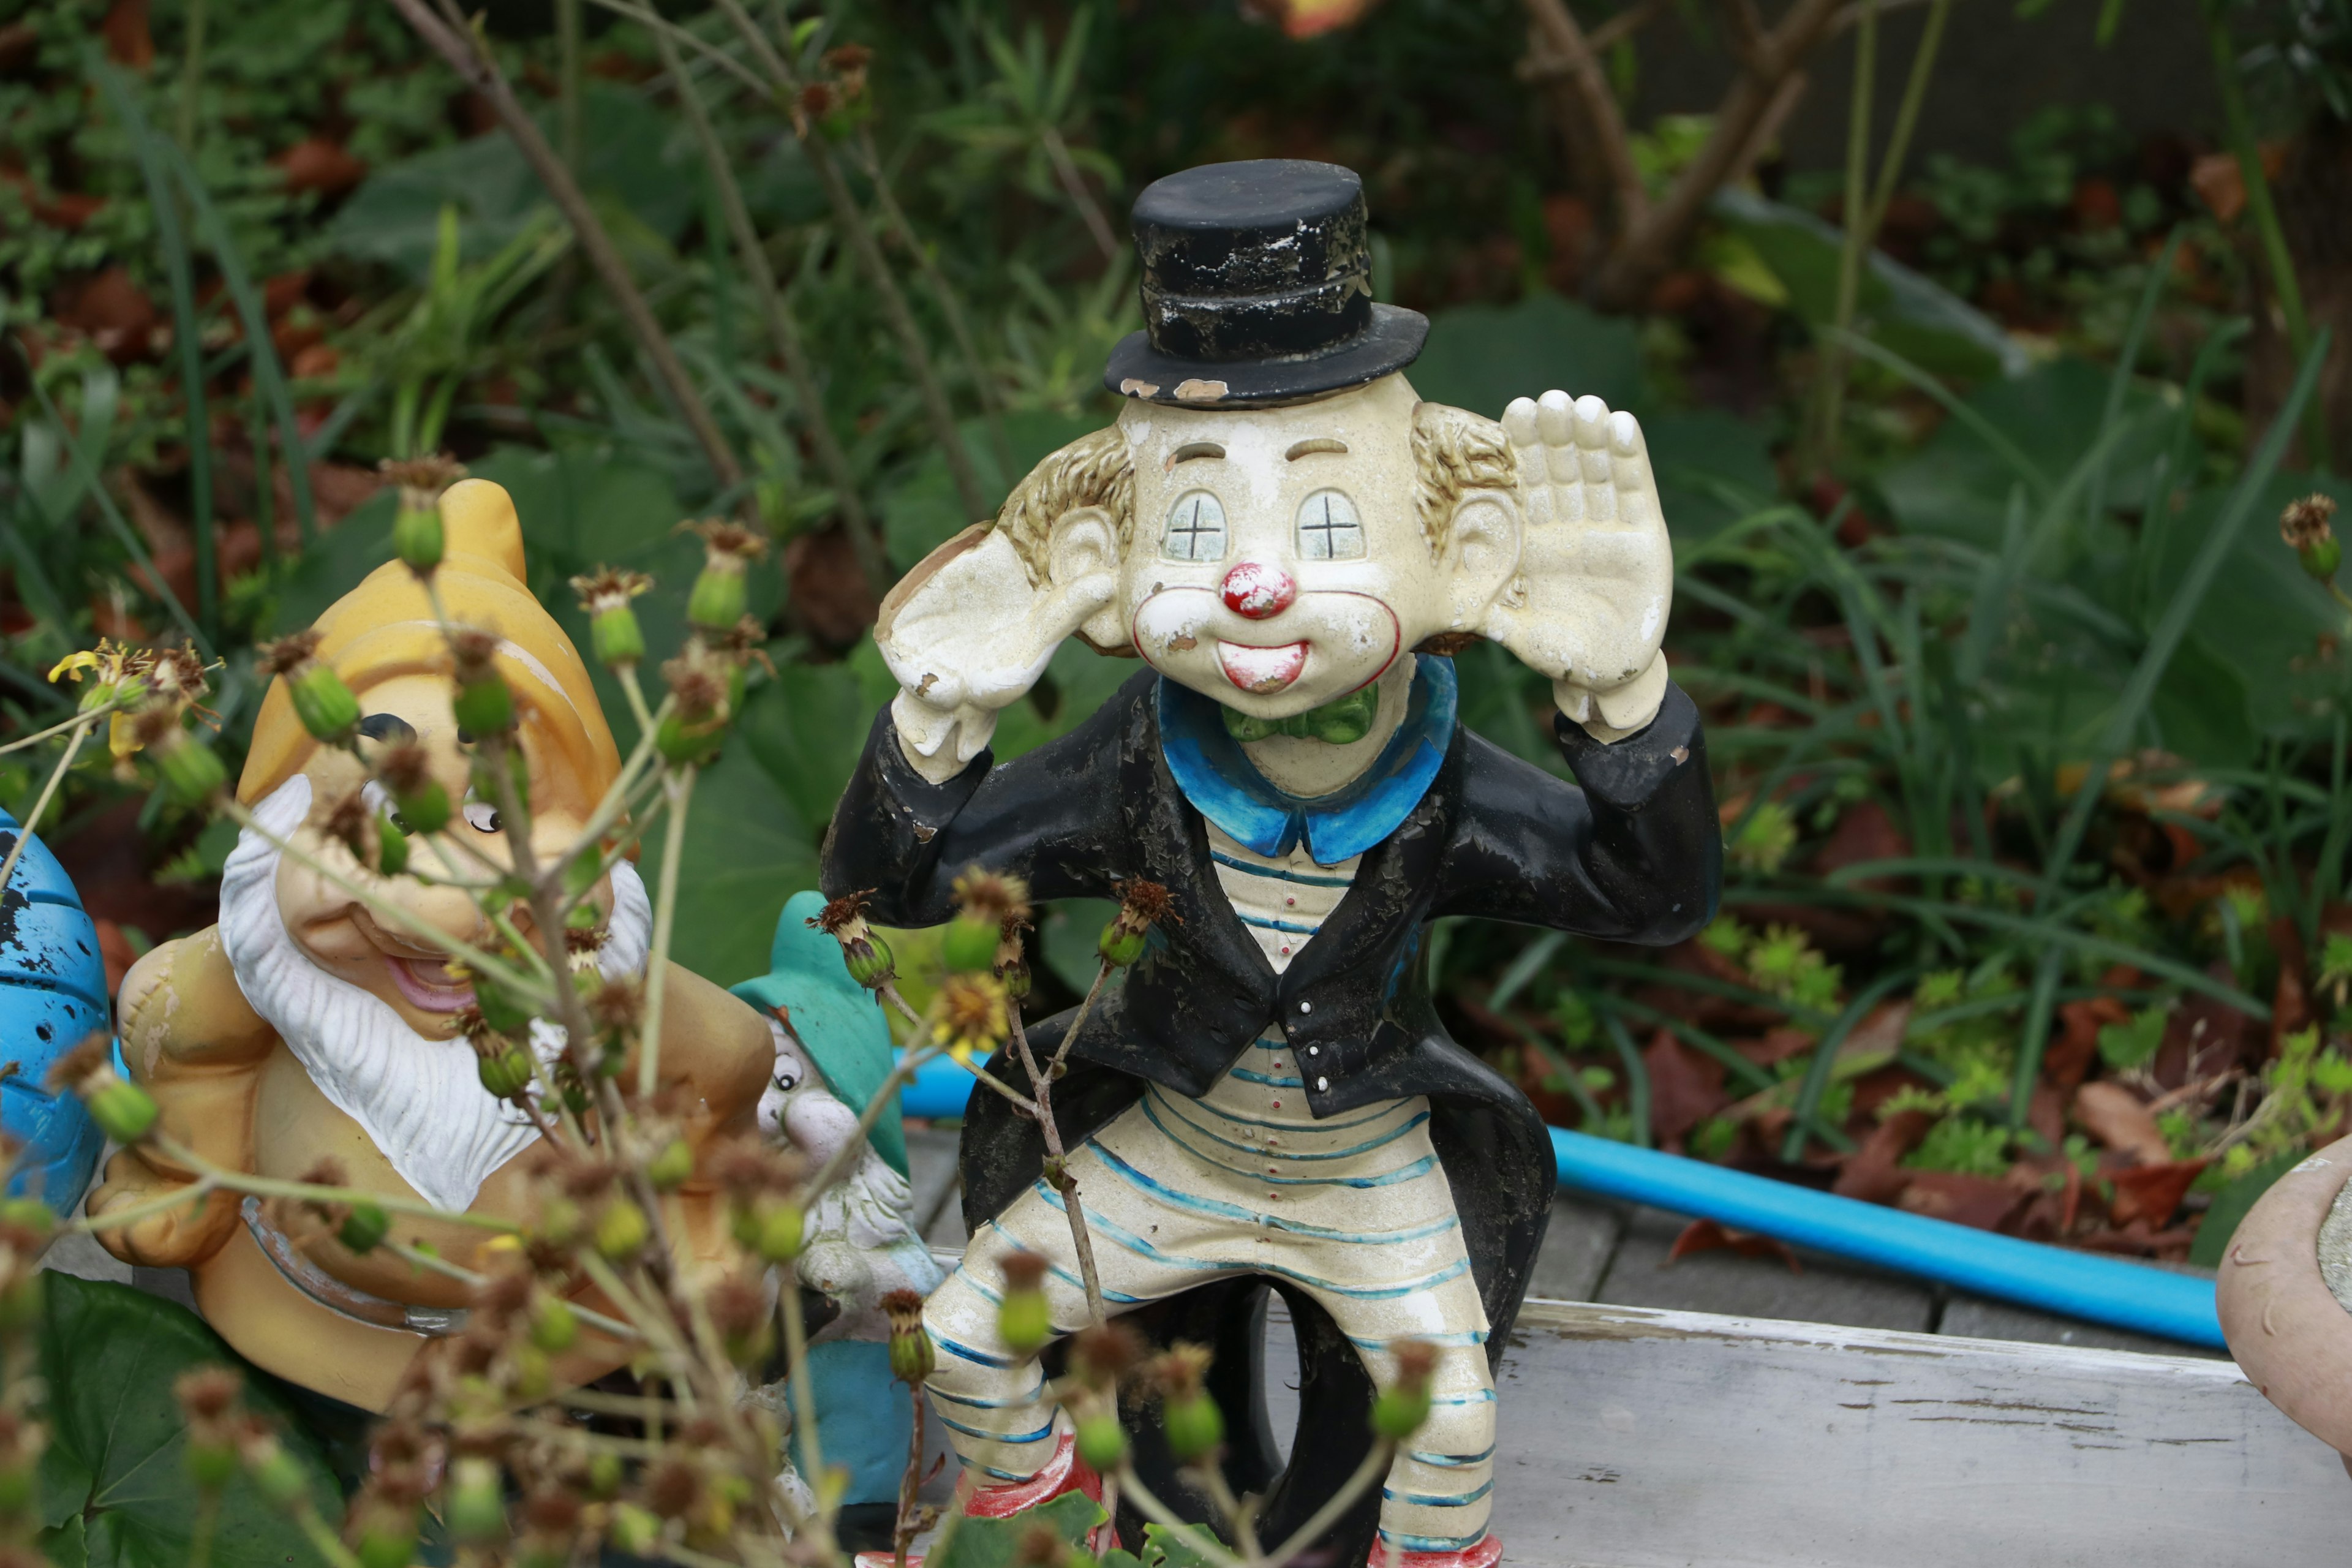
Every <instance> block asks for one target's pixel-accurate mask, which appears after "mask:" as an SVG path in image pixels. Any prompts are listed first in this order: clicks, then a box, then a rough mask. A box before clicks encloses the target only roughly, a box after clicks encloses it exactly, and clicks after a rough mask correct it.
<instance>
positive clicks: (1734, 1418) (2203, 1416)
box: [1269, 1301, 2352, 1568]
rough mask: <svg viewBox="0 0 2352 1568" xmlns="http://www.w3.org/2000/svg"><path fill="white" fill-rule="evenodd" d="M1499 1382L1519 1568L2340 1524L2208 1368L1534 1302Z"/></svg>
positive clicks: (1991, 1557)
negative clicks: (1523, 1566)
mask: <svg viewBox="0 0 2352 1568" xmlns="http://www.w3.org/2000/svg"><path fill="white" fill-rule="evenodd" d="M1276 1331H1277V1333H1280V1334H1283V1335H1284V1336H1286V1332H1287V1331H1286V1327H1285V1328H1278V1329H1277V1330H1276ZM1284 1352H1286V1346H1279V1345H1278V1346H1277V1347H1276V1351H1275V1354H1274V1355H1273V1356H1271V1357H1270V1358H1269V1359H1270V1361H1271V1363H1272V1364H1273V1365H1274V1366H1276V1367H1285V1366H1287V1365H1295V1362H1290V1363H1286V1362H1284V1361H1283V1360H1281V1359H1279V1358H1280V1356H1281V1355H1282V1354H1283V1353H1284ZM1501 1394H1502V1405H1501V1418H1502V1432H1501V1440H1500V1448H1501V1453H1502V1463H1501V1464H1500V1465H1499V1467H1498V1469H1497V1474H1496V1516H1495V1526H1496V1531H1497V1532H1498V1533H1499V1534H1500V1535H1501V1536H1502V1538H1503V1542H1504V1545H1505V1553H1506V1554H1505V1561H1506V1562H1507V1563H1514V1564H1528V1565H1529V1568H1536V1565H1542V1568H1698V1565H1701V1564H1704V1565H1705V1568H1796V1565H1798V1564H1804V1565H1807V1568H1824V1565H1825V1568H1848V1565H1851V1568H1865V1565H1866V1568H1891V1565H1894V1564H1901V1565H1903V1568H1945V1565H1947V1564H1949V1565H1952V1568H1958V1565H1961V1564H1966V1565H1968V1568H1986V1565H1989V1564H2000V1565H2001V1568H2043V1565H2048V1568H2057V1565H2060V1564H2081V1563H2130V1564H2131V1565H2132V1568H2175V1565H2178V1568H2211V1565H2213V1564H2217V1563H2255V1562H2279V1563H2325V1562H2341V1561H2343V1559H2344V1552H2345V1546H2344V1542H2345V1539H2346V1537H2345V1530H2346V1521H2347V1518H2352V1481H2347V1479H2346V1477H2345V1472H2344V1468H2343V1467H2342V1465H2341V1464H2340V1462H2339V1461H2338V1460H2337V1458H2336V1455H2335V1454H2334V1453H2333V1452H2331V1451H2330V1450H2329V1449H2328V1448H2326V1447H2325V1446H2323V1445H2322V1444H2320V1443H2319V1442H2318V1441H2317V1440H2315V1439H2314V1438H2312V1437H2310V1436H2307V1435H2306V1434H2305V1433H2304V1432H2303V1431H2302V1430H2301V1429H2300V1428H2298V1427H2296V1426H2294V1425H2293V1424H2292V1423H2290V1422H2289V1421H2287V1420H2286V1418H2285V1417H2284V1416H2283V1415H2279V1414H2278V1412H2277V1411H2275V1410H2274V1409H2273V1408H2272V1406H2271V1405H2269V1403H2268V1402H2267V1401H2265V1400H2264V1399H2263V1397H2262V1395H2261V1394H2258V1393H2257V1392H2255V1390H2254V1388H2253V1387H2252V1384H2249V1383H2247V1382H2246V1380H2245V1379H2244V1377H2243V1376H2242V1375H2241V1374H2240V1373H2239V1372H2238V1369H2237V1368H2236V1367H2235V1366H2234V1365H2233V1364H2231V1363H2228V1362H2219V1361H2210V1360H2201V1359H2190V1358H2186V1357H2171V1356H2152V1355H2139V1354H2134V1353H2131V1352H2120V1351H2105V1350H2092V1349H2086V1348H2080V1347H2074V1346H2067V1345H2046V1344H2018V1343H2011V1342H2001V1341H1993V1340H1969V1339H1961V1338H1958V1337H1952V1336H1944V1335H1931V1334H1915V1333H1904V1332H1897V1331H1886V1330H1873V1329H1852V1328H1835V1327H1828V1326H1823V1325H1818V1324H1808V1323H1791V1322H1780V1321H1767V1320H1759V1319H1744V1318H1727V1317H1716V1316H1710V1315H1707V1314H1704V1313H1696V1312H1679V1311H1660V1310H1642V1309H1635V1308H1625V1307H1605V1306H1587V1305H1579V1304H1572V1303H1567V1302H1553V1301H1530V1302H1528V1306H1527V1309H1526V1310H1525V1311H1524V1312H1522V1314H1521V1315H1520V1318H1519V1322H1518V1326H1517V1330H1516V1331H1514V1333H1513V1336H1512V1342H1511V1348H1510V1351H1509V1352H1508V1353H1507V1356H1506V1357H1505V1360H1504V1363H1503V1369H1502V1376H1501ZM1289 1420H1290V1416H1289V1413H1287V1412H1285V1413H1280V1414H1278V1415H1277V1426H1276V1429H1277V1430H1281V1429H1283V1428H1284V1427H1285V1426H1287V1425H1288V1424H1289Z"/></svg>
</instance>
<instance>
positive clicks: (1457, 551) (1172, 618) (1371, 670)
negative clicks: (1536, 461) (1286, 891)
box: [1087, 375, 1517, 719]
mask: <svg viewBox="0 0 2352 1568" xmlns="http://www.w3.org/2000/svg"><path fill="white" fill-rule="evenodd" d="M1415 402H1416V398H1415V396H1414V394H1413V391H1412V387H1411V386H1410V385H1409V384H1407V383H1406V381H1405V379H1404V377H1403V376H1402V375H1389V376H1383V377H1382V378H1381V379H1380V380H1378V381H1375V382H1372V383H1370V384H1367V385H1364V386H1360V387H1355V388H1351V389H1349V391H1346V392H1343V393H1339V394H1337V395H1333V396H1330V397H1326V398H1320V399H1318V400H1317V401H1315V402H1312V403H1307V404H1300V405H1296V406H1294V407H1289V408H1280V409H1271V410H1260V411H1255V412H1242V411H1215V410H1204V409H1188V408H1167V407H1160V406H1157V405H1150V404H1143V403H1130V404H1129V405H1128V407H1127V408H1126V409H1125V410H1124V411H1123V412H1122V413H1121V415H1120V416H1119V427H1120V429H1121V430H1122V431H1123V432H1124V433H1125V435H1126V437H1127V438H1128V443H1129V447H1130V449H1131V450H1132V451H1133V453H1134V457H1135V531H1134V540H1133V543H1132V544H1131V546H1130V547H1129V550H1128V552H1127V557H1126V559H1125V560H1124V561H1123V562H1122V563H1120V570H1119V581H1118V592H1117V594H1116V595H1115V597H1114V598H1113V600H1112V603H1111V605H1109V606H1108V607H1107V608H1106V609H1105V610H1104V612H1103V613H1102V615H1101V616H1099V617H1097V619H1096V620H1093V621H1089V622H1088V624H1087V633H1088V635H1089V636H1090V637H1094V638H1095V640H1096V641H1097V643H1098V644H1106V645H1108V644H1114V643H1131V644H1132V646H1133V647H1134V648H1135V651H1136V652H1137V653H1138V654H1139V655H1140V656H1142V658H1144V659H1145V661H1146V662H1148V663H1150V665H1151V666H1152V668H1155V669H1158V670H1159V671H1160V672H1161V673H1162V674H1164V675H1166V676H1168V677H1169V678H1170V679H1174V680H1177V681H1181V683H1183V684H1184V685H1186V686H1189V687H1191V688H1192V689H1194V690H1195V691H1199V692H1201V693H1202V694H1203V695H1205V696H1208V697H1211V698H1213V699H1214V700H1217V701H1219V702H1222V703H1223V704H1225V705H1226V706H1227V707H1230V708H1235V709H1239V710H1242V711H1244V712H1246V713H1250V714H1254V715H1255V716H1257V717H1260V718H1268V719H1278V718H1286V717H1288V716H1289V715H1291V714H1294V713H1300V712H1304V711H1306V710H1307V709H1310V708H1314V707H1318V706H1319V705H1321V704H1323V703H1325V702H1328V701H1330V700H1332V699H1334V698H1337V697H1343V696H1346V695H1347V694H1348V693H1349V692H1351V691H1354V690H1356V689H1358V688H1360V687H1363V686H1367V685H1369V684H1370V683H1371V682H1372V681H1374V680H1377V679H1380V677H1381V674H1382V673H1384V672H1385V671H1386V670H1388V669H1389V668H1390V667H1391V666H1392V665H1394V664H1395V663H1396V661H1397V660H1398V659H1399V658H1402V656H1403V655H1405V654H1407V653H1409V652H1411V651H1412V648H1413V647H1414V646H1415V645H1416V644H1418V643H1420V642H1421V641H1422V640H1423V639H1424V638H1426V637H1432V636H1433V635H1436V634H1438V633H1441V632H1447V631H1457V630H1467V629H1470V628H1471V627H1473V626H1476V625H1477V622H1478V618H1479V617H1480V616H1482V615H1483V614H1484V612H1485V610H1486V605H1487V604H1488V603H1489V602H1490V601H1491V600H1492V598H1493V596H1494V595H1495V594H1496V592H1497V591H1499V590H1500V588H1501V586H1502V584H1503V583H1504V582H1505V580H1506V579H1507V577H1508V575H1509V571H1510V568H1511V566H1512V564H1513V563H1515V561H1516V543H1517V518H1516V516H1515V515H1514V513H1513V510H1512V509H1511V508H1510V507H1509V505H1508V503H1507V502H1505V501H1504V500H1501V499H1500V498H1494V499H1474V500H1472V501H1471V502H1470V503H1469V504H1468V505H1466V506H1465V507H1464V508H1462V509H1461V510H1460V512H1458V513H1457V514H1456V517H1455V519H1454V538H1453V540H1452V542H1450V544H1449V545H1448V547H1447V548H1446V549H1445V550H1444V552H1442V553H1434V552H1432V550H1431V548H1430V543H1429V540H1428V536H1427V534H1426V533H1425V532H1424V531H1423V526H1422V521H1421V518H1420V516H1419V515H1418V511H1417V509H1416V508H1415V505H1414V496H1415V489H1414V477H1413V473H1414V470H1413V458H1412V412H1413V406H1414V404H1415ZM1465 545H1466V546H1468V547H1469V553H1468V557H1467V558H1466V559H1465ZM1113 617H1115V622H1114V620H1113ZM1114 628H1115V629H1114ZM1105 633H1111V634H1112V635H1110V636H1105V635H1103V634H1105Z"/></svg>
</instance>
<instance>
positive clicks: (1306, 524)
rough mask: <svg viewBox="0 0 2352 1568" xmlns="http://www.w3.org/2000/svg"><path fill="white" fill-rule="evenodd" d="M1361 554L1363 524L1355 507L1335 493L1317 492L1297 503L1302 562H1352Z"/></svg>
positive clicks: (1337, 492)
mask: <svg viewBox="0 0 2352 1568" xmlns="http://www.w3.org/2000/svg"><path fill="white" fill-rule="evenodd" d="M1363 553H1364V524H1363V521H1362V520H1361V519H1360V518H1358V517H1357V515H1356V503H1355V502H1354V501H1351V500H1349V499H1348V498H1347V497H1346V496H1344V495H1342V494H1340V493H1339V491H1338V490H1317V491H1316V492H1315V493H1314V494H1313V495H1311V496H1308V497H1307V499H1306V500H1303V501H1300V502H1299V503H1298V556H1299V559H1300V560H1302V561H1353V560H1355V559H1357V558H1358V557H1359V556H1360V555H1362V554H1363Z"/></svg>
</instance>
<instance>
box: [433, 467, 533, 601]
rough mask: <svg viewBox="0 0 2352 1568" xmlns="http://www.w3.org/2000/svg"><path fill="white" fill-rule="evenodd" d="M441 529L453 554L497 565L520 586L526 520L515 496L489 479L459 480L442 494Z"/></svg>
mask: <svg viewBox="0 0 2352 1568" xmlns="http://www.w3.org/2000/svg"><path fill="white" fill-rule="evenodd" d="M441 530H442V537H443V541H444V543H445V547H446V549H447V551H448V552H449V553H450V554H452V555H472V556H476V557H478V558H479V559H481V560H484V561H488V562H490V563H493V564H495V565H497V566H498V567H499V570H501V571H503V572H504V573H506V574H507V575H508V576H509V577H511V578H513V579H514V580H515V581H516V582H518V583H520V582H523V581H525V580H526V579H525V578H524V576H523V561H522V520H521V519H520V518H519V517H517V516H516V515H515V504H514V497H512V496H510V495H509V494H507V492H506V487H505V486H503V485H497V484H492V483H491V482H490V481H489V480H488V479H459V480H458V481H457V483H456V484H454V485H451V486H450V487H449V488H448V489H446V490H444V491H442V492H441Z"/></svg>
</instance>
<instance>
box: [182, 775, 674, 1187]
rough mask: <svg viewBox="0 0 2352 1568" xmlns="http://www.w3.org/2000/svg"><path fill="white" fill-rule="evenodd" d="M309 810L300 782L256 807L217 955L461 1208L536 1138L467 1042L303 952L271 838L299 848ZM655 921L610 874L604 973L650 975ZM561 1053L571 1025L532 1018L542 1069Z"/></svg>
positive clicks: (322, 1085)
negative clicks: (281, 906) (406, 1014)
mask: <svg viewBox="0 0 2352 1568" xmlns="http://www.w3.org/2000/svg"><path fill="white" fill-rule="evenodd" d="M309 815H310V780H309V779H307V778H305V777H303V776H301V775H300V774H297V775H296V776H294V777H293V778H291V779H289V780H288V781H287V782H286V783H285V784H281V785H280V786H278V789H277V790H276V791H275V792H274V793H273V794H271V795H270V796H269V798H268V799H267V800H265V801H263V802H262V803H261V804H260V805H258V806H257V807H256V808H255V810H254V814H253V816H254V820H255V822H256V823H257V824H258V825H259V826H260V828H261V830H262V831H261V832H257V831H255V830H254V829H253V828H247V829H245V830H244V831H243V832H241V833H240V834H238V836H237V843H236V849H235V850H234V851H232V852H231V853H230V855H229V858H228V863H227V865H226V867H224V868H223V869H222V872H221V919H220V931H221V945H222V947H223V949H224V950H225V951H226V952H227V954H228V961H229V966H230V969H231V971H232V972H233V973H235V974H236V983H237V986H238V988H239V989H240V990H242V991H243V992H244V993H245V998H246V1000H247V1002H249V1003H251V1004H252V1005H253V1010H254V1011H255V1012H257V1013H258V1014H260V1015H261V1016H262V1017H263V1018H265V1019H267V1020H268V1023H269V1025H270V1026H271V1027H272V1028H274V1029H276V1030H277V1031H278V1037H279V1038H281V1039H283V1040H284V1041H285V1042H286V1048H287V1049H289V1050H290V1051H292V1052H293V1053H294V1058H295V1059H296V1060H297V1061H299V1062H300V1063H301V1064H302V1066H303V1068H304V1070H306V1071H307V1072H309V1074H310V1080H311V1081H312V1082H313V1083H315V1084H317V1085H318V1087H319V1092H320V1093H321V1094H323V1095H325V1096H326V1097H327V1099H328V1100H329V1101H330V1102H331V1104H333V1105H334V1106H335V1108H336V1109H337V1110H341V1111H342V1112H343V1114H344V1115H346V1116H349V1117H350V1118H351V1119H352V1121H356V1122H358V1123H359V1124H360V1127H361V1129H362V1131H365V1132H366V1133H367V1135H368V1139H369V1141H370V1142H373V1143H374V1144H375V1146H376V1148H377V1149H379V1150H380V1151H382V1152H383V1156H384V1158H385V1159H386V1160H388V1161H390V1162H391V1163H392V1168H393V1169H394V1171H396V1172H398V1173H400V1178H401V1180H403V1181H404V1182H406V1183H407V1184H409V1185H410V1186H412V1187H414V1188H415V1189H416V1192H417V1194H419V1195H420V1196H422V1197H423V1198H425V1200H426V1201H427V1202H428V1203H431V1204H433V1205H436V1206H437V1207H440V1208H445V1209H451V1210H459V1211H462V1210H464V1209H467V1208H468V1207H470V1206H472V1205H473V1202H474V1196H475V1194H477V1193H478V1192H480V1190H481V1186H482V1183H483V1182H484V1181H486V1180H488V1177H489V1175H490V1173H492V1172H494V1171H496V1170H498V1169H499V1167H500V1166H501V1165H504V1164H505V1163H507V1162H508V1161H509V1160H511V1159H513V1158H514V1157H515V1155H517V1154H519V1153H520V1152H522V1151H523V1150H524V1149H526V1148H528V1147H530V1144H531V1143H532V1142H534V1141H536V1140H537V1138H538V1137H539V1131H538V1130H537V1129H536V1128H535V1127H533V1126H532V1125H531V1122H530V1118H529V1117H528V1116H526V1115H525V1114H524V1113H523V1112H522V1111H521V1110H520V1109H518V1108H517V1107H515V1106H514V1105H512V1104H509V1102H507V1101H505V1100H494V1099H492V1098H491V1096H490V1094H489V1092H488V1090H487V1089H483V1088H482V1083H481V1079H480V1077H479V1073H478V1067H477V1065H476V1058H475V1055H474V1047H472V1046H471V1045H470V1044H468V1043H467V1041H466V1040H465V1039H464V1038H463V1037H459V1038H456V1039H437V1038H435V1037H432V1036H430V1035H425V1034H420V1033H418V1032H417V1031H416V1030H415V1029H414V1028H412V1027H410V1026H409V1025H408V1023H407V1022H406V1021H405V1020H404V1019H403V1018H402V1017H401V1016H400V1015H399V1014H398V1013H397V1012H395V1011H394V1010H393V1008H392V1006H391V1005H390V1004H389V1003H387V1002H385V1001H383V999H382V998H381V997H378V996H375V995H373V994H369V993H368V992H366V991H363V990H362V989H361V988H360V987H359V986H357V985H354V984H352V983H351V982H350V981H347V980H344V979H342V978H341V977H340V976H338V975H335V974H332V973H329V972H328V971H326V970H324V969H322V968H320V966H319V964H318V963H316V962H315V961H313V960H312V959H311V957H310V954H309V953H307V952H303V951H302V949H301V947H300V946H299V944H297V943H296V942H295V941H294V938H293V935H292V933H291V932H289V931H288V930H287V929H286V921H285V917H284V916H283V915H282V914H281V913H279V911H278V860H279V858H280V851H279V850H278V847H277V845H276V844H275V843H273V842H272V840H273V839H275V840H285V839H289V838H291V837H293V835H294V833H295V832H296V830H297V829H299V827H300V826H302V822H303V819H304V818H305V817H306V816H309ZM265 833H266V834H267V835H268V837H264V834H265ZM652 925H653V911H652V905H651V903H650V902H649V900H647V899H646V889H645V883H644V881H643V879H640V878H639V877H638V876H637V873H636V870H635V868H634V867H632V866H630V865H629V864H628V863H627V862H626V861H623V862H621V863H620V864H618V865H616V866H614V868H613V918H612V921H611V922H610V925H609V930H608V935H607V938H606V941H605V944H604V948H603V950H602V951H600V952H598V954H597V960H596V962H597V967H598V968H599V969H600V970H602V971H603V972H604V973H605V974H606V975H607V976H618V975H622V974H627V973H635V972H636V971H638V970H640V969H642V968H643V967H644V966H645V962H646V951H647V949H648V947H649V946H650V938H651V931H652ZM563 1043H564V1037H563V1031H562V1029H561V1028H559V1027H557V1026H555V1025H552V1024H550V1023H547V1022H546V1021H544V1020H534V1021H533V1022H532V1024H531V1026H530V1047H531V1050H532V1052H533V1054H535V1055H536V1056H537V1057H538V1058H540V1060H541V1061H542V1062H549V1061H552V1060H554V1059H555V1058H557V1057H558V1056H559V1055H561V1054H562V1050H563Z"/></svg>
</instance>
